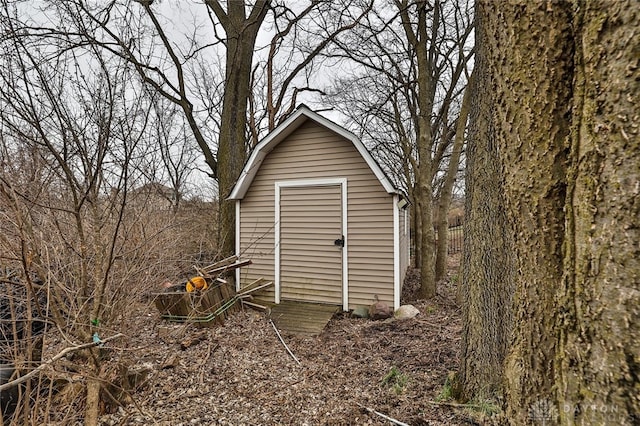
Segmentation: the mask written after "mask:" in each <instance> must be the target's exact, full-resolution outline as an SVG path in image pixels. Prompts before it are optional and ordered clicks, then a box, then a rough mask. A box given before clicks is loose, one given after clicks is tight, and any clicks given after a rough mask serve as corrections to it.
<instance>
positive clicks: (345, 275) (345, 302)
mask: <svg viewBox="0 0 640 426" xmlns="http://www.w3.org/2000/svg"><path fill="white" fill-rule="evenodd" d="M328 185H340V190H341V202H342V235H344V239H345V243H344V247H343V248H342V308H343V310H345V311H347V310H348V309H349V258H348V246H349V237H348V235H347V217H348V215H347V179H346V178H320V179H293V180H281V181H276V182H275V197H274V198H275V209H274V211H275V222H274V223H275V227H274V228H275V235H274V284H275V303H280V192H281V190H282V188H291V187H305V186H328Z"/></svg>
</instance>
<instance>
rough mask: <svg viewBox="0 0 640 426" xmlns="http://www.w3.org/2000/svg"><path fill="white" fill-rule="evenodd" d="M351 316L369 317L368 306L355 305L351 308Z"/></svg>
mask: <svg viewBox="0 0 640 426" xmlns="http://www.w3.org/2000/svg"><path fill="white" fill-rule="evenodd" d="M351 316H352V317H355V318H369V308H368V307H366V306H356V307H355V308H353V312H351Z"/></svg>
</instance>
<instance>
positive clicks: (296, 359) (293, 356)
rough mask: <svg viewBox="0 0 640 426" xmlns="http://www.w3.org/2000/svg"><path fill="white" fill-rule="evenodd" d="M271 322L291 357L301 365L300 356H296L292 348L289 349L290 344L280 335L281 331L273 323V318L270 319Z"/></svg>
mask: <svg viewBox="0 0 640 426" xmlns="http://www.w3.org/2000/svg"><path fill="white" fill-rule="evenodd" d="M269 322H270V323H271V326H272V327H273V329H274V330H275V331H276V334H277V335H278V338H279V339H280V342H282V345H283V346H284V348H285V349H286V350H287V352H289V355H291V358H293V360H294V361H295V362H297V363H298V365H301V364H300V361H298V358H296V356H295V355H294V354H293V352H291V349H289V346H287V344H286V343H285V342H284V340H283V339H282V336H281V335H280V332H279V331H278V329H277V328H276V325H275V324H274V323H273V320H269Z"/></svg>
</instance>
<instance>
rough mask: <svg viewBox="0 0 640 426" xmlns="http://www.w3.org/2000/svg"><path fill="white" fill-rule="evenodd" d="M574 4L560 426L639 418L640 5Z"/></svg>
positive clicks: (631, 421) (561, 296)
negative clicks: (578, 5)
mask: <svg viewBox="0 0 640 426" xmlns="http://www.w3.org/2000/svg"><path fill="white" fill-rule="evenodd" d="M577 11H578V13H577V14H576V15H575V16H574V19H573V26H574V28H575V31H576V33H575V40H576V56H575V80H574V82H575V86H574V105H573V110H572V114H571V116H572V117H573V123H572V128H571V131H572V135H571V140H570V143H571V154H572V157H571V161H570V163H569V164H568V169H567V176H568V177H569V179H568V182H569V186H568V188H567V197H566V206H565V211H566V216H567V217H566V224H567V225H566V228H565V239H564V249H565V251H564V276H563V280H562V282H561V283H562V284H561V289H560V291H559V293H560V294H559V298H558V305H559V306H558V311H559V313H560V315H559V316H558V317H557V319H556V323H555V326H556V328H557V329H558V331H559V333H558V338H559V341H558V343H557V346H556V354H555V357H556V358H555V364H556V371H557V374H556V383H557V384H556V388H557V390H556V393H557V407H558V411H559V414H560V421H561V424H567V425H568V424H605V423H606V424H619V425H622V424H628V425H631V424H639V423H640V142H639V139H638V138H639V134H638V133H639V127H640V113H639V110H638V99H640V70H639V66H640V3H638V2H637V1H633V0H631V1H626V2H622V1H621V2H610V1H588V2H585V3H584V4H582V5H581V8H580V9H578V10H577Z"/></svg>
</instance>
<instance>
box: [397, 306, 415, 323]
mask: <svg viewBox="0 0 640 426" xmlns="http://www.w3.org/2000/svg"><path fill="white" fill-rule="evenodd" d="M419 313H420V311H419V310H418V308H416V307H415V306H413V305H402V306H400V307H399V308H398V309H397V310H396V312H395V313H394V314H393V316H394V318H395V319H397V320H404V319H411V318H415V317H416V316H418V314H419Z"/></svg>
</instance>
